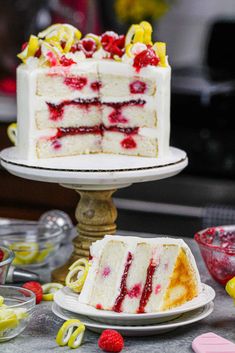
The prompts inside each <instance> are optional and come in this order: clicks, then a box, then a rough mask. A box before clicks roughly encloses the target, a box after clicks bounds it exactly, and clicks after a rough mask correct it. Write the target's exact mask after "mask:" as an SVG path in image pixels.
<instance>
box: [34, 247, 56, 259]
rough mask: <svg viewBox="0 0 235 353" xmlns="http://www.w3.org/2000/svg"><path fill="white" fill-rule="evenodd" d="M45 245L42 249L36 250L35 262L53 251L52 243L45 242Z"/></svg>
mask: <svg viewBox="0 0 235 353" xmlns="http://www.w3.org/2000/svg"><path fill="white" fill-rule="evenodd" d="M45 246H46V249H43V250H41V251H39V252H38V254H37V256H36V258H35V262H38V263H39V262H43V261H45V260H46V258H47V257H48V256H49V255H50V253H51V252H52V251H54V246H53V244H52V243H46V244H45Z"/></svg>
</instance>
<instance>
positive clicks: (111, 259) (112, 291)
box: [90, 241, 129, 310]
mask: <svg viewBox="0 0 235 353" xmlns="http://www.w3.org/2000/svg"><path fill="white" fill-rule="evenodd" d="M128 251H129V247H128V246H127V244H125V243H124V242H115V241H114V242H113V241H110V242H109V243H107V245H106V247H105V248H104V251H103V254H102V256H101V258H100V261H99V271H98V272H97V274H96V278H95V282H94V286H93V288H92V292H91V296H90V303H91V305H93V306H95V307H96V306H97V305H100V304H101V303H102V309H104V310H112V308H113V306H114V304H115V299H116V298H117V297H118V295H119V292H120V288H119V284H120V282H121V279H122V274H123V272H124V268H125V264H126V260H127V257H128Z"/></svg>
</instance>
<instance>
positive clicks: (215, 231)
mask: <svg viewBox="0 0 235 353" xmlns="http://www.w3.org/2000/svg"><path fill="white" fill-rule="evenodd" d="M194 238H195V240H196V242H197V243H198V245H199V248H200V251H201V254H202V257H203V260H204V262H205V264H206V266H207V268H208V271H209V272H210V274H211V276H212V277H213V278H214V279H215V280H216V281H217V282H219V283H220V284H222V285H223V286H225V285H226V283H227V282H228V281H229V280H230V279H231V278H233V277H234V276H235V226H220V227H212V228H207V229H204V230H202V231H200V232H198V233H197V234H195V236H194Z"/></svg>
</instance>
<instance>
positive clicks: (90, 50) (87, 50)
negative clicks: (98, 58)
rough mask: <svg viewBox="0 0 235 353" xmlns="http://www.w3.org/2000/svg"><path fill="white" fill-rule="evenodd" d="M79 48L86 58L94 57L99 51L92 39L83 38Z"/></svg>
mask: <svg viewBox="0 0 235 353" xmlns="http://www.w3.org/2000/svg"><path fill="white" fill-rule="evenodd" d="M79 48H80V49H81V50H82V51H83V53H84V54H85V55H86V58H92V55H93V54H94V52H95V51H96V50H97V44H96V42H95V41H94V39H92V38H83V39H82V40H80V42H79Z"/></svg>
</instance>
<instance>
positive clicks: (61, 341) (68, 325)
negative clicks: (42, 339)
mask: <svg viewBox="0 0 235 353" xmlns="http://www.w3.org/2000/svg"><path fill="white" fill-rule="evenodd" d="M74 328H76V329H75V331H74ZM73 331H74V332H73ZM84 332H85V325H84V324H83V323H82V322H81V321H80V320H77V319H71V320H67V321H66V322H65V323H64V324H63V325H62V326H61V328H60V329H59V331H58V333H57V336H56V343H57V344H58V345H59V346H65V345H66V344H68V345H69V347H70V348H77V347H79V346H80V345H81V343H82V339H83V335H84Z"/></svg>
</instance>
